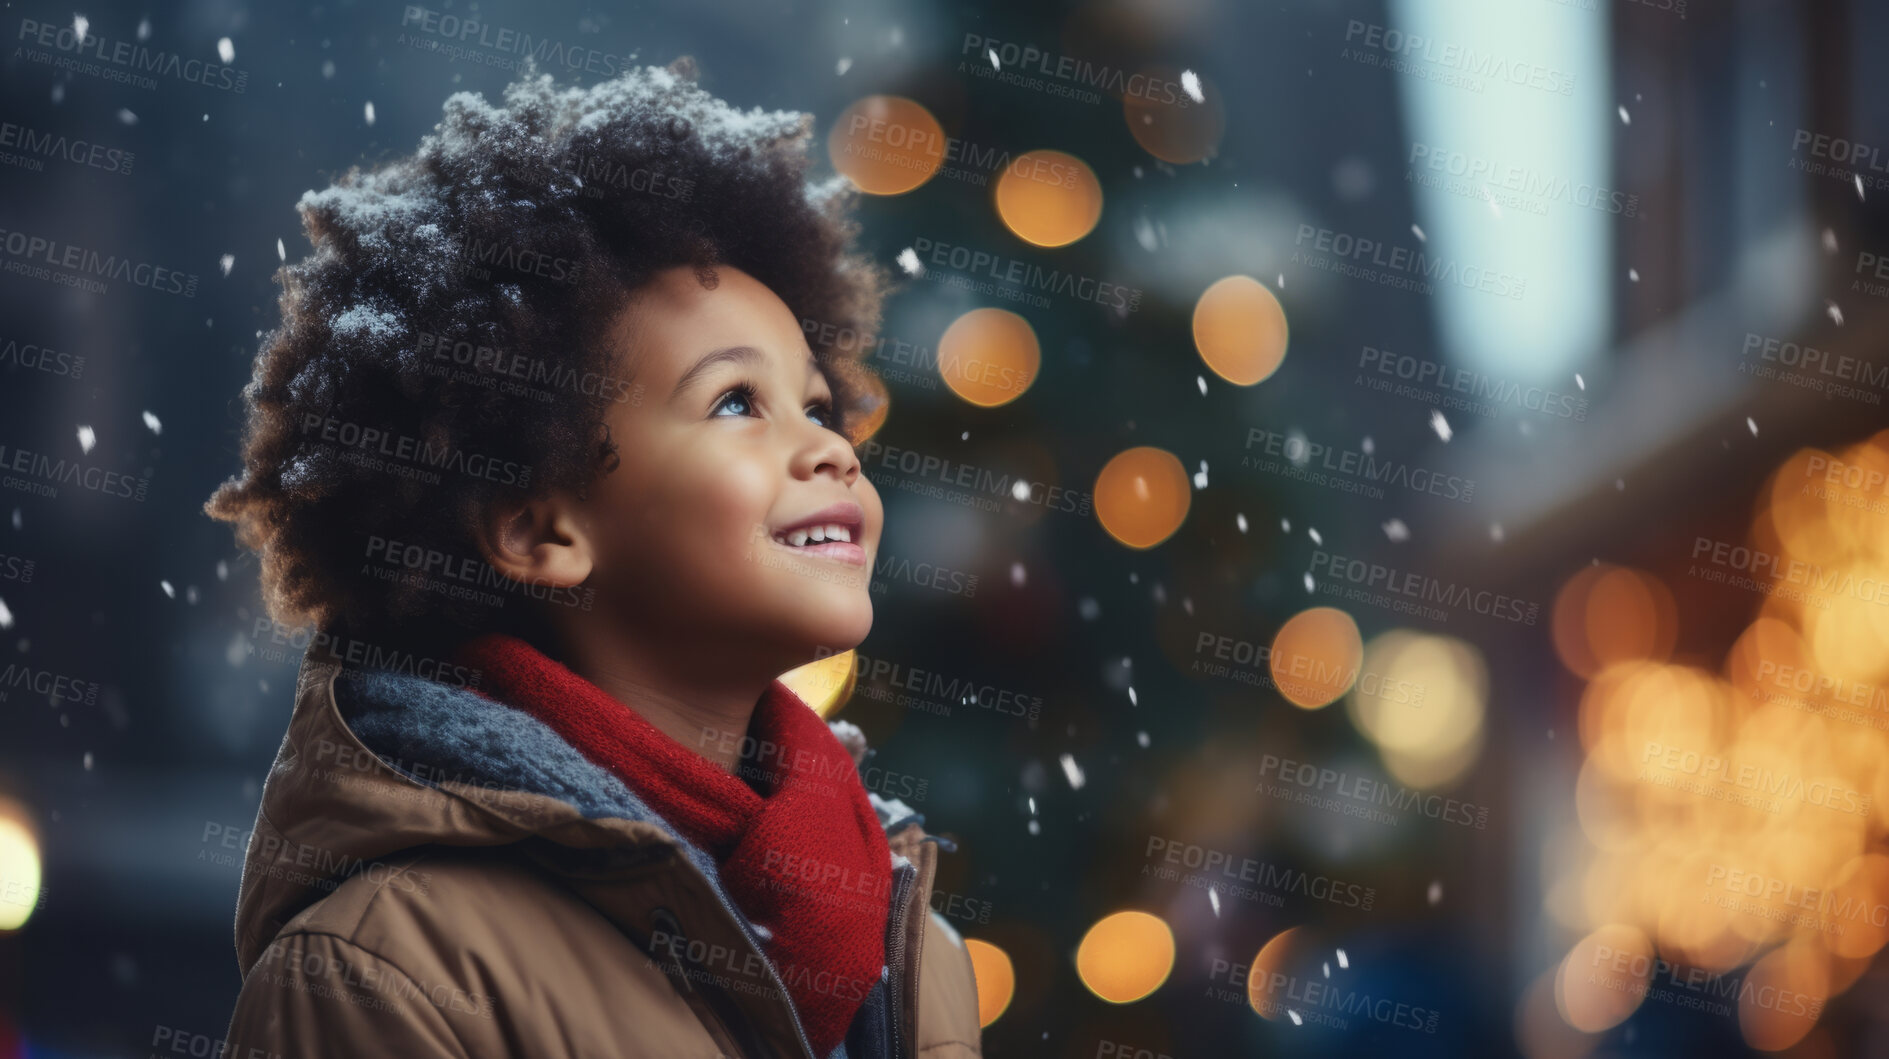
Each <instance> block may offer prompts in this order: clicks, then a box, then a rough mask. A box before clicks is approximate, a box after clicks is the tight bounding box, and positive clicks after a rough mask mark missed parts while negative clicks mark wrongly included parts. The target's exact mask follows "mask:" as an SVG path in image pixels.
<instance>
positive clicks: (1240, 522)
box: [1233, 514, 1246, 533]
mask: <svg viewBox="0 0 1889 1059" xmlns="http://www.w3.org/2000/svg"><path fill="white" fill-rule="evenodd" d="M1233 524H1234V525H1235V526H1238V527H1240V532H1241V533H1245V532H1246V516H1245V515H1240V514H1235V515H1234V516H1233Z"/></svg>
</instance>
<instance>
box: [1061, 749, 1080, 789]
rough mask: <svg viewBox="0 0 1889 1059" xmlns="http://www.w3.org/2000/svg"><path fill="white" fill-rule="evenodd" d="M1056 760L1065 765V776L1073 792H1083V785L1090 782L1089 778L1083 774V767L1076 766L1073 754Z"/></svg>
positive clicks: (1064, 755)
mask: <svg viewBox="0 0 1889 1059" xmlns="http://www.w3.org/2000/svg"><path fill="white" fill-rule="evenodd" d="M1056 760H1058V761H1060V762H1062V763H1063V775H1064V776H1065V777H1067V778H1068V780H1069V789H1070V790H1072V791H1079V790H1081V789H1082V785H1083V784H1084V783H1087V782H1088V777H1087V776H1084V775H1083V774H1082V766H1081V765H1078V764H1076V759H1075V756H1074V755H1072V754H1063V755H1060V756H1059V757H1058V758H1057V759H1056Z"/></svg>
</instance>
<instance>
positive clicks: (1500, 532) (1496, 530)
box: [1489, 522, 1509, 544]
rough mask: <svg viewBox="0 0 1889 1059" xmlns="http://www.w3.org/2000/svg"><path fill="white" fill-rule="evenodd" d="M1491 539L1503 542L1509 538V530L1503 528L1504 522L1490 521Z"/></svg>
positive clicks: (1499, 542) (1498, 542)
mask: <svg viewBox="0 0 1889 1059" xmlns="http://www.w3.org/2000/svg"><path fill="white" fill-rule="evenodd" d="M1489 539H1490V540H1492V541H1494V542H1496V543H1497V544H1501V543H1502V542H1503V541H1505V540H1508V539H1509V531H1508V530H1505V529H1503V528H1502V523H1500V522H1491V523H1489Z"/></svg>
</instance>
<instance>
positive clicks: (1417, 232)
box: [1410, 224, 1430, 243]
mask: <svg viewBox="0 0 1889 1059" xmlns="http://www.w3.org/2000/svg"><path fill="white" fill-rule="evenodd" d="M1410 234H1411V235H1414V236H1416V237H1417V242H1419V243H1427V242H1429V241H1430V237H1429V236H1426V235H1424V234H1423V229H1421V228H1419V227H1417V226H1416V225H1414V224H1413V225H1411V226H1410Z"/></svg>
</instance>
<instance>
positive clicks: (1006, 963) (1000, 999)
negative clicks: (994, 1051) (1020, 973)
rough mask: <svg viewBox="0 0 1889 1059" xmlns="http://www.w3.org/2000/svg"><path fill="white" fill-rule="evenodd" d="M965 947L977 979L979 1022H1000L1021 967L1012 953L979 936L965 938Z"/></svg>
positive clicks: (983, 1023)
mask: <svg viewBox="0 0 1889 1059" xmlns="http://www.w3.org/2000/svg"><path fill="white" fill-rule="evenodd" d="M964 948H965V951H966V952H969V953H970V954H971V973H972V976H973V977H974V978H976V980H977V1024H978V1026H979V1027H984V1026H988V1025H990V1024H991V1023H993V1022H996V1021H997V1019H998V1017H999V1016H1001V1015H1002V1014H1003V1013H1004V1011H1005V1010H1007V1009H1008V1008H1009V1007H1010V999H1011V998H1012V997H1013V996H1015V995H1016V992H1017V970H1016V968H1015V967H1014V966H1012V965H1011V963H1010V954H1009V953H1007V952H1005V951H1004V950H1002V949H1000V948H998V947H997V946H995V945H992V944H991V943H990V942H988V941H980V940H978V939H977V938H965V939H964Z"/></svg>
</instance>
